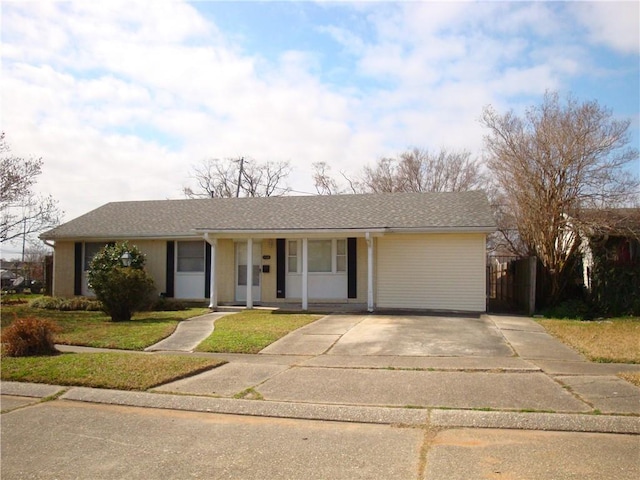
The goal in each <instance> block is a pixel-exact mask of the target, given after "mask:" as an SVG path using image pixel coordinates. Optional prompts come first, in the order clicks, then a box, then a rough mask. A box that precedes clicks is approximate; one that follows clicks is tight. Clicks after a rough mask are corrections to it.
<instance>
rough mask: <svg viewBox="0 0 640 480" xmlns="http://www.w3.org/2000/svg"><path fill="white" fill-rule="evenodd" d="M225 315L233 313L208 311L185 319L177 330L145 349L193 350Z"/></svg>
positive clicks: (154, 350)
mask: <svg viewBox="0 0 640 480" xmlns="http://www.w3.org/2000/svg"><path fill="white" fill-rule="evenodd" d="M225 315H231V313H230V312H215V313H207V314H205V315H201V316H199V317H194V318H189V319H188V320H183V321H182V322H180V323H179V324H178V326H177V328H176V330H175V332H173V333H172V334H171V335H170V336H168V337H167V338H165V339H164V340H161V341H160V342H158V343H156V344H155V345H151V346H150V347H147V348H145V351H147V352H158V351H167V352H172V351H173V352H176V351H177V352H193V351H194V350H195V348H196V347H197V346H198V345H199V344H200V343H201V342H202V341H203V340H204V339H205V338H207V337H208V336H209V335H211V333H212V332H213V329H214V323H215V321H216V320H217V319H219V318H221V317H224V316H225Z"/></svg>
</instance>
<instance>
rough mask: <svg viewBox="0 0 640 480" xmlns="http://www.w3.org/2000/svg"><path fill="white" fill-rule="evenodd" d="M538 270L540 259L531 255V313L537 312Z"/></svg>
mask: <svg viewBox="0 0 640 480" xmlns="http://www.w3.org/2000/svg"><path fill="white" fill-rule="evenodd" d="M537 270H538V259H537V258H536V257H535V256H534V257H529V315H533V314H534V313H535V312H536V280H537V278H536V277H537Z"/></svg>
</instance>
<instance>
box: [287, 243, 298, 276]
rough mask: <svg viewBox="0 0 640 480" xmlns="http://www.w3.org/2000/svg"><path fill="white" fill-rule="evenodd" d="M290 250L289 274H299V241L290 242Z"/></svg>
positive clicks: (288, 256)
mask: <svg viewBox="0 0 640 480" xmlns="http://www.w3.org/2000/svg"><path fill="white" fill-rule="evenodd" d="M288 249H289V252H288V253H287V260H288V263H287V264H288V267H287V272H289V273H298V241H297V240H289V242H288Z"/></svg>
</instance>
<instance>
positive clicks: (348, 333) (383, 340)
mask: <svg viewBox="0 0 640 480" xmlns="http://www.w3.org/2000/svg"><path fill="white" fill-rule="evenodd" d="M261 353H265V354H279V355H320V354H326V355H354V356H413V357H511V356H513V355H514V352H513V350H512V349H511V347H510V346H509V345H508V344H507V342H506V341H505V339H504V337H503V336H502V334H501V333H500V330H499V329H497V328H496V326H495V325H494V324H493V322H491V321H490V320H488V319H486V318H469V317H447V316H417V315H416V316H406V315H329V316H327V317H325V318H323V319H321V320H318V321H317V322H315V323H313V324H311V325H307V326H306V327H304V328H301V329H299V330H296V331H295V332H292V333H291V334H289V335H287V336H286V337H284V338H282V339H280V340H279V341H277V342H275V343H273V344H271V345H270V346H269V347H267V348H265V349H264V350H263V351H262V352H261Z"/></svg>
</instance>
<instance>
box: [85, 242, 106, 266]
mask: <svg viewBox="0 0 640 480" xmlns="http://www.w3.org/2000/svg"><path fill="white" fill-rule="evenodd" d="M106 246H107V244H106V243H103V242H86V243H85V244H84V269H85V271H87V270H89V266H90V265H91V260H93V257H95V256H96V254H97V253H98V252H99V251H100V250H102V249H103V248H104V247H106Z"/></svg>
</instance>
